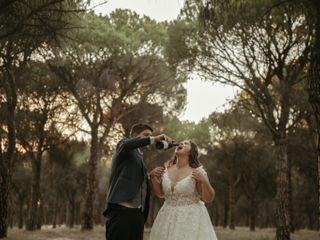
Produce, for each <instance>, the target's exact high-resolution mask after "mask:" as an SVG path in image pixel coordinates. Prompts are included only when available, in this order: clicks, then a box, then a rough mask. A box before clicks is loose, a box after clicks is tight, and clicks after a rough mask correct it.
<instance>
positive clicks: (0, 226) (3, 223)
mask: <svg viewBox="0 0 320 240" xmlns="http://www.w3.org/2000/svg"><path fill="white" fill-rule="evenodd" d="M8 195H9V176H8V173H6V172H1V181H0V239H1V238H5V237H7V230H8V222H7V221H8Z"/></svg>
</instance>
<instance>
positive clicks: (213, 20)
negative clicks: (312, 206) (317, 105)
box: [188, 1, 311, 239]
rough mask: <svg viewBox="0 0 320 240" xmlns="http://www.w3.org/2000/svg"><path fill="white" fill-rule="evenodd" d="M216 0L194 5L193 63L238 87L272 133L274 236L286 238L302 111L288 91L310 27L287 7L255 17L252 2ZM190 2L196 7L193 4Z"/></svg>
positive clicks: (297, 76)
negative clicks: (293, 147) (294, 130)
mask: <svg viewBox="0 0 320 240" xmlns="http://www.w3.org/2000/svg"><path fill="white" fill-rule="evenodd" d="M191 2H193V1H191ZM215 3H216V4H211V2H209V3H208V4H207V5H206V6H205V7H203V6H202V7H201V6H200V7H199V8H198V9H200V10H199V12H198V16H199V20H200V21H199V23H200V28H199V34H198V38H197V37H196V38H195V39H192V38H191V39H189V41H188V43H189V44H190V48H191V49H196V50H197V52H196V55H195V57H194V59H195V60H194V62H195V64H194V66H195V67H194V69H196V70H197V71H198V72H201V73H203V75H204V76H205V77H206V78H207V79H211V80H213V81H218V82H221V83H225V84H230V85H233V86H237V87H239V88H240V89H241V90H242V91H243V94H242V96H241V97H240V101H241V102H242V103H244V104H245V105H246V107H247V108H250V109H251V111H252V113H253V114H254V115H255V116H256V117H257V118H258V119H259V120H260V121H263V122H264V124H265V125H266V126H267V127H268V129H269V131H270V133H271V134H272V137H273V140H274V144H275V148H276V153H277V154H276V166H277V172H278V180H277V187H278V192H277V196H276V198H277V201H278V210H277V218H276V219H277V239H290V233H289V221H288V219H289V212H288V175H287V174H288V159H287V131H288V129H289V128H290V127H292V125H294V124H295V123H296V122H298V121H299V120H300V119H301V116H302V115H303V114H304V111H303V110H302V111H300V110H301V109H299V110H298V111H296V110H297V109H295V108H292V107H291V105H292V101H293V100H292V95H293V94H292V92H293V91H295V88H296V86H297V84H298V83H299V82H301V81H302V80H303V79H304V77H305V76H306V74H305V69H306V64H307V63H308V60H309V55H310V44H311V41H310V39H311V29H310V28H308V27H306V23H305V19H303V18H301V16H300V15H294V14H292V11H291V9H290V7H286V6H284V7H283V8H281V9H276V10H273V11H270V12H269V13H268V14H267V15H265V16H263V18H262V19H259V21H258V22H257V21H256V19H255V18H254V17H256V16H257V9H256V8H254V4H253V3H252V5H249V9H248V10H247V11H243V9H241V11H239V10H240V9H239V8H238V6H237V4H235V5H233V4H232V3H233V2H232V1H230V2H227V3H226V4H220V2H215ZM191 6H192V8H191V10H193V11H194V9H196V10H197V8H196V7H197V6H198V5H197V4H193V5H191ZM194 6H196V7H194ZM227 9H228V11H227V12H229V13H231V12H232V14H234V12H237V15H236V16H237V18H230V19H229V18H226V16H225V15H223V12H224V10H227ZM230 9H233V10H234V11H230ZM226 14H227V15H228V13H226ZM234 16H235V15H234ZM253 16H254V17H253ZM249 99H250V100H249ZM301 100H303V99H301Z"/></svg>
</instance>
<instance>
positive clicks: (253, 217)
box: [250, 198, 257, 231]
mask: <svg viewBox="0 0 320 240" xmlns="http://www.w3.org/2000/svg"><path fill="white" fill-rule="evenodd" d="M256 211H257V204H256V200H255V199H254V198H253V199H251V201H250V231H255V230H256Z"/></svg>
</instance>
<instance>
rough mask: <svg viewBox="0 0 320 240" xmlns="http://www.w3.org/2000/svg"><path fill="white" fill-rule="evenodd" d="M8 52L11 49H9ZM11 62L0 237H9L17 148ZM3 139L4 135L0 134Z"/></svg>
mask: <svg viewBox="0 0 320 240" xmlns="http://www.w3.org/2000/svg"><path fill="white" fill-rule="evenodd" d="M7 51H8V54H9V53H10V50H7ZM11 64H12V63H11V62H10V61H9V62H8V63H7V65H6V66H5V67H4V68H5V70H4V71H3V75H4V76H5V77H4V89H5V95H6V100H7V102H6V107H7V112H6V113H7V116H6V122H7V128H8V134H7V139H5V140H6V141H7V142H8V147H7V149H6V151H4V149H2V146H0V239H2V238H5V237H7V230H8V197H9V184H10V181H11V170H12V166H13V162H14V154H15V148H16V133H15V132H16V131H15V109H16V105H17V93H16V81H15V78H14V75H13V73H12V68H11ZM0 140H2V136H0Z"/></svg>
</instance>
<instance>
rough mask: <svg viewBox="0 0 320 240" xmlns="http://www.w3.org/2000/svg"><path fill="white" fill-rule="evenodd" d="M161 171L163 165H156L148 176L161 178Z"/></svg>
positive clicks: (162, 171) (162, 170)
mask: <svg viewBox="0 0 320 240" xmlns="http://www.w3.org/2000/svg"><path fill="white" fill-rule="evenodd" d="M163 173H164V167H156V168H154V169H152V170H151V172H150V177H151V178H154V177H156V178H161V177H162V175H163Z"/></svg>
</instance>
